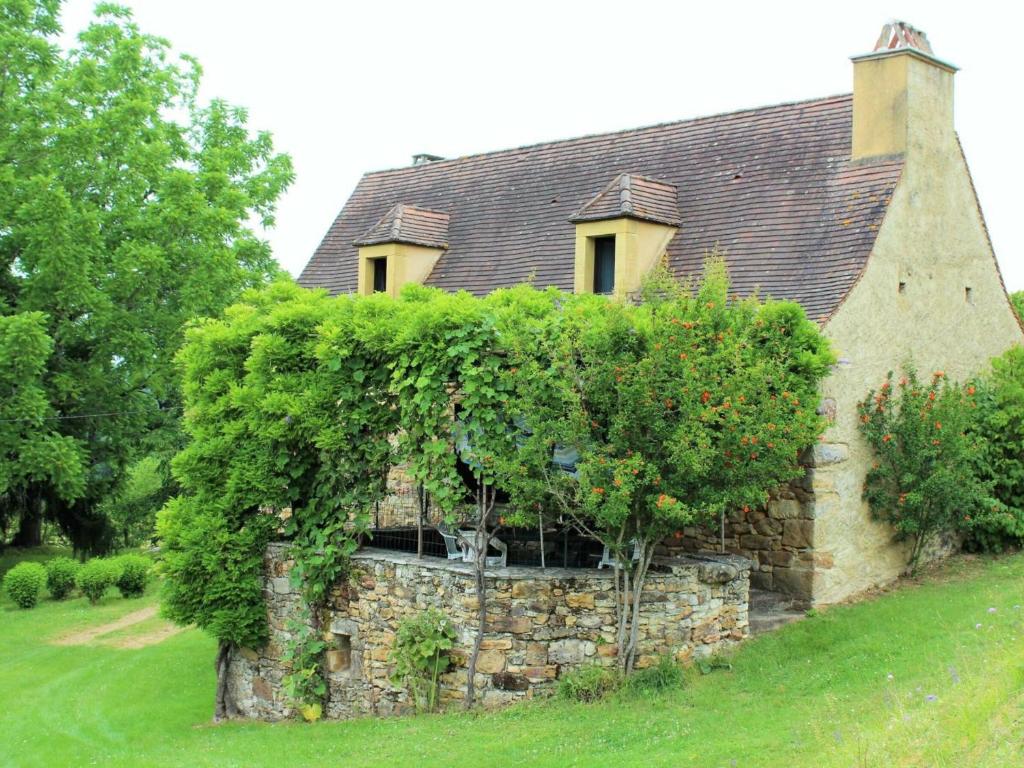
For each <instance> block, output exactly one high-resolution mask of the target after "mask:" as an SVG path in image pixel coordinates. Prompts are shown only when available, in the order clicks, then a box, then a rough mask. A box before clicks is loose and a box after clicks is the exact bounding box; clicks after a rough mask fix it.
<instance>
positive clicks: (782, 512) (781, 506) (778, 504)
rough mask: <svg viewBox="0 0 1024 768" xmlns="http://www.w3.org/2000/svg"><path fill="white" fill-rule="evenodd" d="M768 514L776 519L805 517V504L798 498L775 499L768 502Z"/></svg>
mask: <svg viewBox="0 0 1024 768" xmlns="http://www.w3.org/2000/svg"><path fill="white" fill-rule="evenodd" d="M768 514H769V515H771V516H772V517H773V518H775V519H776V520H792V519H795V518H798V517H803V516H804V514H803V505H802V504H801V503H800V502H799V501H797V500H796V499H773V500H772V501H771V502H770V503H769V504H768Z"/></svg>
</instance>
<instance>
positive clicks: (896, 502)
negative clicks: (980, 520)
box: [858, 370, 998, 571]
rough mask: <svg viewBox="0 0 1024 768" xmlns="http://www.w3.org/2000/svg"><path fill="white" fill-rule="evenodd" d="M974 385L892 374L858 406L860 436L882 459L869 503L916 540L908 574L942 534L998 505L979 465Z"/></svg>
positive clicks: (870, 484) (868, 484)
mask: <svg viewBox="0 0 1024 768" xmlns="http://www.w3.org/2000/svg"><path fill="white" fill-rule="evenodd" d="M975 395H976V392H975V387H974V386H973V385H969V386H967V387H960V386H957V385H955V384H951V383H949V382H948V381H947V380H946V376H945V374H944V373H943V372H942V371H936V372H935V373H934V374H932V377H931V379H930V381H921V380H920V379H919V378H918V376H917V374H916V372H915V371H913V370H909V371H908V372H907V373H906V375H904V376H903V377H901V378H900V379H899V380H898V382H896V383H894V381H893V375H892V373H890V374H889V375H888V376H887V377H886V379H885V381H884V382H882V385H881V386H880V387H879V388H878V390H877V391H871V392H869V393H868V396H867V398H865V400H864V401H863V402H861V403H860V404H859V405H858V414H859V416H860V427H861V432H862V434H863V435H864V437H865V438H866V439H867V441H868V443H869V444H870V445H871V447H872V448H873V449H874V453H875V462H874V465H873V466H872V468H871V469H870V470H869V471H868V474H867V478H866V480H865V484H864V498H865V499H867V501H868V503H869V504H870V506H871V512H872V514H873V515H874V516H875V518H876V519H879V520H884V521H885V522H887V523H889V524H890V525H892V526H893V528H894V529H895V532H896V538H897V540H906V541H909V542H910V543H911V549H910V557H909V563H908V569H909V570H910V571H913V570H914V568H916V566H917V564H918V561H919V559H920V557H921V553H922V551H923V550H924V548H925V546H926V545H927V544H928V543H929V541H931V540H932V538H933V537H934V536H935V535H936V534H937V533H939V532H941V531H949V530H954V529H961V530H962V529H969V528H970V527H971V525H972V523H973V521H974V520H975V519H976V518H977V517H978V516H979V515H984V514H986V513H987V512H989V511H991V510H992V508H993V507H996V506H998V503H997V502H996V501H995V500H994V499H993V498H992V494H991V484H990V483H989V482H986V481H985V480H983V479H982V478H980V477H979V476H978V473H977V472H976V470H975V468H976V465H977V461H978V457H979V456H980V454H981V452H982V451H983V450H984V447H985V442H984V440H983V439H981V438H980V437H979V436H978V435H977V434H976V433H975V432H974V431H973V430H972V425H973V422H974V417H975V411H976V407H977V406H976V403H975Z"/></svg>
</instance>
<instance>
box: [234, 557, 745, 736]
mask: <svg viewBox="0 0 1024 768" xmlns="http://www.w3.org/2000/svg"><path fill="white" fill-rule="evenodd" d="M265 564H266V574H267V576H266V583H265V587H264V594H265V596H266V600H267V613H268V618H269V621H270V641H269V642H268V643H267V645H266V647H264V648H261V649H251V648H245V649H241V650H240V651H239V652H237V653H235V654H234V655H233V657H232V659H231V662H230V666H229V671H228V685H229V693H230V695H231V696H232V697H233V699H234V701H235V703H236V705H237V707H238V710H239V712H240V713H241V714H242V715H243V716H244V717H251V718H259V719H266V720H277V719H281V718H285V717H289V716H290V715H291V714H292V709H291V707H290V705H289V703H288V702H287V700H286V698H285V696H284V693H283V690H282V685H281V682H282V678H283V677H284V675H285V673H286V671H287V670H286V669H285V667H284V665H283V664H282V662H281V656H282V651H283V648H284V645H285V642H286V640H287V637H288V628H287V627H288V622H289V620H290V619H291V618H292V617H294V616H295V615H296V614H297V611H298V607H299V599H300V598H299V595H298V594H297V592H296V591H295V590H294V588H293V587H292V586H291V582H290V578H289V571H290V568H291V566H292V563H291V561H289V560H288V558H287V545H285V544H280V543H276V544H271V545H270V546H269V547H268V549H267V553H266V560H265ZM750 566H751V563H750V561H748V560H746V559H744V558H742V557H737V556H730V555H722V556H715V557H713V558H708V557H700V556H691V557H672V558H660V559H657V560H656V561H655V567H654V568H652V572H651V574H650V576H649V577H648V579H647V583H646V585H645V587H644V592H643V596H642V598H641V601H642V608H641V618H640V647H639V648H640V650H639V655H638V659H637V665H638V666H639V667H643V666H647V665H649V664H651V663H652V662H653V661H654V660H655V659H656V658H657V657H658V656H660V655H663V654H671V655H672V656H674V657H675V658H676V659H678V660H679V661H682V662H685V661H688V660H690V659H693V658H699V657H703V656H707V655H709V654H712V653H715V652H716V651H718V650H720V649H722V648H725V647H727V646H729V645H732V644H734V643H736V642H738V641H740V640H742V639H744V638H745V637H746V636H747V601H748V593H749V578H750ZM487 595H488V603H487V607H488V617H489V623H488V626H487V633H486V635H485V637H484V640H483V644H482V651H481V653H480V658H479V659H478V661H477V675H476V680H475V683H476V687H477V691H478V692H479V695H480V700H481V701H482V703H483V706H484V707H488V708H494V707H499V706H502V705H504V704H508V703H511V702H514V701H518V700H522V699H529V698H533V697H534V696H537V695H542V694H544V693H546V692H549V691H550V690H552V688H553V687H554V684H555V681H556V680H557V679H558V678H559V677H560V676H561V675H563V674H564V673H565V672H566V671H567V670H570V669H572V668H573V667H577V666H580V665H583V664H601V665H606V666H611V665H613V664H615V658H614V650H615V644H614V643H615V592H614V582H613V577H612V574H611V571H610V570H597V569H565V568H548V569H546V570H542V569H540V568H494V569H488V571H487ZM431 607H432V608H438V609H440V610H442V611H443V612H444V613H445V614H446V615H447V616H448V617H449V618H450V619H451V620H452V622H453V624H454V626H455V628H456V631H457V633H458V637H457V641H456V650H455V652H454V653H453V664H452V667H451V669H450V670H449V672H448V673H446V674H445V675H443V676H442V678H441V690H440V700H441V704H442V706H450V705H452V704H455V703H457V702H460V701H461V700H462V698H463V696H464V692H465V685H466V674H467V672H466V665H467V661H468V651H469V649H470V648H471V646H472V642H473V637H474V631H475V629H474V628H475V626H476V615H477V613H476V612H477V599H476V596H475V594H474V587H473V572H472V569H471V567H470V566H469V565H467V564H463V563H461V562H449V561H447V560H442V559H440V558H431V557H424V558H422V559H418V558H416V556H415V555H412V554H407V553H403V552H391V551H384V550H375V549H364V550H362V551H360V552H358V553H357V554H356V555H355V556H354V558H353V564H352V569H351V574H350V576H349V578H348V579H347V580H346V581H345V582H344V583H339V584H338V585H337V586H336V587H335V589H334V591H333V593H332V595H331V600H330V604H329V606H328V610H327V614H326V617H325V621H324V627H325V631H326V635H325V637H326V639H327V640H328V642H329V643H330V649H329V650H328V652H327V662H326V663H327V669H328V680H329V687H330V695H329V700H328V703H327V707H326V712H325V714H326V716H327V717H331V718H351V717H357V716H360V715H369V714H374V715H394V714H402V713H405V712H409V711H411V710H412V702H411V700H410V698H409V696H408V694H407V693H406V691H405V690H404V689H402V688H401V687H399V686H396V685H394V684H392V682H391V680H390V675H391V672H392V664H391V663H390V662H389V654H390V652H391V649H392V646H393V644H394V639H395V633H396V631H397V629H398V624H399V622H401V620H402V619H403V618H405V617H407V616H411V615H414V614H416V613H418V612H420V611H422V610H424V609H426V608H431Z"/></svg>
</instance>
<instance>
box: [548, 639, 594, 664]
mask: <svg viewBox="0 0 1024 768" xmlns="http://www.w3.org/2000/svg"><path fill="white" fill-rule="evenodd" d="M583 645H584V644H583V641H582V640H576V639H574V638H566V639H565V640H555V641H554V642H552V643H551V645H550V646H548V660H549V661H551V662H552V663H554V664H579V663H580V662H582V661H583V659H584V658H585V656H586V654H585V653H584V647H583Z"/></svg>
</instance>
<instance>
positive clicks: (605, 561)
mask: <svg viewBox="0 0 1024 768" xmlns="http://www.w3.org/2000/svg"><path fill="white" fill-rule="evenodd" d="M630 543H631V544H632V545H633V555H632V557H631V559H632V560H634V561H636V560H639V559H640V545H639V544H638V543H637V540H636V539H630ZM606 565H607V566H608V567H609V568H614V567H615V565H616V562H615V558H614V557H612V553H611V550H610V549H608V547H605V548H604V552H602V553H601V560H600V561H599V562H598V564H597V568H598V570H600V569H602V568H604V567H605V566H606ZM618 565H619V567H620V568H625V566H624V565H622V564H621V563H619V564H618Z"/></svg>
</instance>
